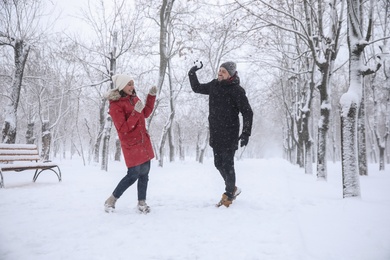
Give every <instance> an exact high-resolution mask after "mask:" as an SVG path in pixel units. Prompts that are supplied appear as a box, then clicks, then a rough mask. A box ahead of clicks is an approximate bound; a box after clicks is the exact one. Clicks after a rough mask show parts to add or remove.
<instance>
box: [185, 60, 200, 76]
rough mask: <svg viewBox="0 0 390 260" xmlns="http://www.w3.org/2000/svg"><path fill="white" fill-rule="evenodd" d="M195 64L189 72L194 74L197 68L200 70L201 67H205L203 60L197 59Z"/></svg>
mask: <svg viewBox="0 0 390 260" xmlns="http://www.w3.org/2000/svg"><path fill="white" fill-rule="evenodd" d="M194 64H195V66H193V67H192V68H191V69H190V71H189V72H188V74H194V73H195V72H196V71H197V70H200V69H201V68H203V62H202V61H198V60H197V61H195V62H194Z"/></svg>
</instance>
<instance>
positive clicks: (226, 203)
mask: <svg viewBox="0 0 390 260" xmlns="http://www.w3.org/2000/svg"><path fill="white" fill-rule="evenodd" d="M232 203H233V198H229V197H228V196H227V195H226V194H225V193H224V194H222V199H221V200H220V201H219V202H218V203H217V205H215V206H216V207H218V208H219V207H221V206H222V205H224V206H225V207H227V208H228V207H229V206H230V204H232Z"/></svg>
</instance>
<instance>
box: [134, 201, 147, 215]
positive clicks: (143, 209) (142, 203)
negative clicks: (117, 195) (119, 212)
mask: <svg viewBox="0 0 390 260" xmlns="http://www.w3.org/2000/svg"><path fill="white" fill-rule="evenodd" d="M137 208H138V211H139V212H140V213H143V214H147V213H149V212H150V207H149V206H148V204H146V202H145V201H144V200H139V201H138V205H137Z"/></svg>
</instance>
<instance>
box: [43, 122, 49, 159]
mask: <svg viewBox="0 0 390 260" xmlns="http://www.w3.org/2000/svg"><path fill="white" fill-rule="evenodd" d="M50 144H51V133H50V129H49V121H47V120H45V121H43V122H42V152H41V158H42V159H43V160H44V161H48V160H49V154H50Z"/></svg>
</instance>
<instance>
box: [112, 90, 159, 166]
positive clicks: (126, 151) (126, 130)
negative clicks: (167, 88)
mask: <svg viewBox="0 0 390 260" xmlns="http://www.w3.org/2000/svg"><path fill="white" fill-rule="evenodd" d="M108 99H109V101H110V109H109V113H110V115H111V118H112V121H113V122H114V125H115V128H116V130H117V131H118V136H119V140H120V142H121V146H122V152H123V156H124V158H125V162H126V166H127V168H131V167H134V166H137V165H140V164H142V163H144V162H147V161H149V160H151V159H153V158H154V153H153V148H152V143H151V141H150V136H149V134H148V131H147V130H146V125H145V118H148V117H149V116H150V114H151V113H152V111H153V108H154V102H155V101H156V96H152V95H148V97H147V99H146V104H145V108H144V109H143V110H142V111H141V113H138V112H137V111H135V110H134V106H135V104H136V103H137V101H138V100H139V98H138V97H137V96H135V95H132V96H126V97H121V96H120V95H119V92H118V91H112V92H111V93H110V95H109V96H108Z"/></svg>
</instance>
